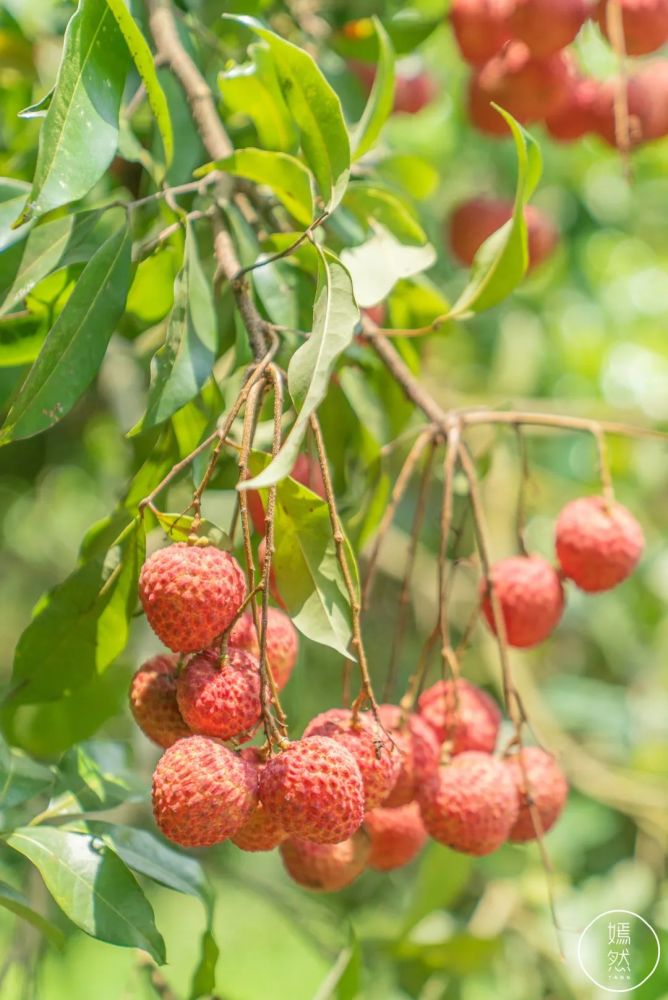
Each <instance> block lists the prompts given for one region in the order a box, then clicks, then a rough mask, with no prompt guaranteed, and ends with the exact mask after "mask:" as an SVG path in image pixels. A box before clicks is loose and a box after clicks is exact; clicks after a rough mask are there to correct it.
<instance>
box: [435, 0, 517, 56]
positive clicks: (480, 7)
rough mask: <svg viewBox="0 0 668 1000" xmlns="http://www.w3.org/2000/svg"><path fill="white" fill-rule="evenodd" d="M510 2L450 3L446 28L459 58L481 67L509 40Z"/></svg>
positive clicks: (471, 0)
mask: <svg viewBox="0 0 668 1000" xmlns="http://www.w3.org/2000/svg"><path fill="white" fill-rule="evenodd" d="M513 4H514V0H453V2H452V4H451V5H450V24H451V25H452V30H453V32H454V35H455V39H456V41H457V45H458V47H459V51H460V52H461V55H462V58H463V59H465V60H466V62H469V63H471V64H472V65H474V66H482V65H483V64H484V63H486V62H488V61H489V60H490V59H491V58H492V56H495V55H496V54H497V52H499V51H500V50H501V49H502V48H503V46H504V45H505V44H506V42H507V41H509V39H510V26H509V18H510V14H511V13H512V10H513Z"/></svg>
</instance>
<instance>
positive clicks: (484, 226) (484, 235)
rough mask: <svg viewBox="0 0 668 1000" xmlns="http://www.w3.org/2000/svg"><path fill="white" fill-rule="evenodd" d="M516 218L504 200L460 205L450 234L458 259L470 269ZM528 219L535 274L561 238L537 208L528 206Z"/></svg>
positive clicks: (452, 218) (474, 200)
mask: <svg viewBox="0 0 668 1000" xmlns="http://www.w3.org/2000/svg"><path fill="white" fill-rule="evenodd" d="M497 117H498V116H497ZM512 214H513V203H512V202H511V201H506V200H504V199H501V198H487V197H477V198H470V199H469V200H468V201H465V202H462V203H461V204H460V205H458V206H457V207H456V208H455V210H454V211H453V213H452V215H451V216H450V219H449V222H448V232H447V238H448V240H449V242H450V246H451V248H452V252H453V253H454V255H455V257H457V259H458V260H459V261H460V262H461V263H462V264H464V265H465V266H466V267H470V266H471V264H472V263H473V259H474V257H475V255H476V253H477V252H478V250H479V249H480V247H481V246H482V244H483V243H484V242H485V240H486V239H488V238H489V237H490V236H491V235H492V233H495V232H496V231H497V229H500V228H501V226H503V225H505V223H506V222H508V221H509V219H510V218H511V216H512ZM524 219H525V222H526V225H527V240H528V250H529V269H530V270H531V269H533V268H534V267H538V265H539V264H542V263H543V261H544V260H546V259H547V258H548V257H549V256H550V254H552V252H553V251H554V248H555V247H556V245H557V242H558V239H559V234H558V232H557V229H556V227H555V226H554V224H553V222H552V220H551V219H550V218H549V217H548V216H547V215H545V213H544V212H541V210H540V209H539V208H536V206H535V205H527V206H526V208H525V209H524Z"/></svg>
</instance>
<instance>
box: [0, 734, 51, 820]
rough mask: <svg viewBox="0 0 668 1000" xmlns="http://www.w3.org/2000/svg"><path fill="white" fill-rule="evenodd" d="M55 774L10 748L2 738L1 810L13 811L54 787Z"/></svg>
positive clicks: (0, 770) (0, 756) (0, 739)
mask: <svg viewBox="0 0 668 1000" xmlns="http://www.w3.org/2000/svg"><path fill="white" fill-rule="evenodd" d="M54 781H55V772H54V771H53V769H52V768H50V767H46V766H45V765H44V764H38V763H37V762H36V761H34V760H31V759H30V757H27V756H26V755H25V754H24V753H23V752H22V751H21V750H17V749H16V748H14V747H10V746H9V745H8V744H7V742H6V741H5V740H4V738H2V737H1V736H0V809H12V808H13V807H14V806H17V805H20V804H21V803H22V802H27V801H28V799H32V798H33V797H34V796H35V795H41V794H42V793H43V792H44V791H45V790H46V789H47V788H49V787H50V786H51V785H53V783H54Z"/></svg>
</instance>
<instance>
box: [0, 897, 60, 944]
mask: <svg viewBox="0 0 668 1000" xmlns="http://www.w3.org/2000/svg"><path fill="white" fill-rule="evenodd" d="M0 906H3V907H4V908H5V909H6V910H10V911H11V912H12V913H15V914H16V916H17V917H20V918H21V920H25V921H26V922H27V923H29V924H32V926H33V927H35V928H37V930H38V931H40V932H41V933H42V934H43V935H44V937H46V938H48V939H49V941H50V942H51V944H54V945H55V946H56V947H57V948H62V946H63V945H64V944H65V935H64V934H63V932H62V931H61V930H60V928H59V927H56V925H55V924H53V923H51V921H50V920H47V919H46V917H43V916H42V914H41V913H38V912H37V911H36V910H34V909H33V908H32V906H31V905H30V903H29V902H28V900H27V899H26V898H25V896H24V895H23V893H21V892H19V891H18V889H15V888H14V886H12V885H8V884H7V882H0Z"/></svg>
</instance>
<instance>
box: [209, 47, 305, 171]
mask: <svg viewBox="0 0 668 1000" xmlns="http://www.w3.org/2000/svg"><path fill="white" fill-rule="evenodd" d="M248 55H249V56H250V60H251V61H250V62H248V63H245V64H244V65H243V66H234V67H233V68H232V69H229V70H224V71H222V72H221V73H219V74H218V88H219V90H220V94H221V97H222V99H223V103H224V105H225V108H226V110H227V111H228V112H229V114H231V115H237V114H238V115H242V116H244V117H248V118H250V119H251V121H252V122H253V125H254V126H255V130H256V132H257V137H258V139H259V141H260V144H261V145H262V148H263V149H277V150H281V151H283V152H284V153H290V152H293V151H294V150H295V149H296V148H297V146H298V137H297V132H296V129H295V125H294V122H293V120H292V116H291V115H290V112H289V110H288V107H287V105H286V103H285V99H284V98H283V94H282V93H281V88H280V85H279V82H278V76H277V75H276V65H275V63H274V60H273V59H272V56H271V52H270V50H269V46H268V45H265V44H264V43H263V42H255V43H254V44H253V45H249V46H248Z"/></svg>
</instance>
